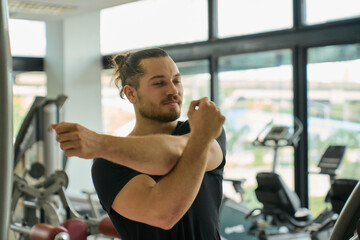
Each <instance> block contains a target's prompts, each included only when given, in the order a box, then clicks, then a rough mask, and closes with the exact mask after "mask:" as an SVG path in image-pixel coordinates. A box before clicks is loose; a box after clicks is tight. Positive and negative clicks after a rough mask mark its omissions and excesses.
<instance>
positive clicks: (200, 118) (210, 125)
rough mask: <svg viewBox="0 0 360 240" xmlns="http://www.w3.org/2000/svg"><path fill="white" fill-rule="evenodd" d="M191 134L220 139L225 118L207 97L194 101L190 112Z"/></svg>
mask: <svg viewBox="0 0 360 240" xmlns="http://www.w3.org/2000/svg"><path fill="white" fill-rule="evenodd" d="M188 117H189V124H190V128H191V134H196V135H198V136H201V137H203V138H206V139H209V140H213V139H216V138H217V137H219V135H220V134H221V132H222V126H223V124H224V122H225V117H224V116H223V115H222V114H221V112H220V110H219V108H218V107H217V106H216V105H215V103H214V102H212V101H210V100H209V99H208V98H207V97H205V98H202V99H200V100H196V101H192V102H191V104H190V107H189V111H188Z"/></svg>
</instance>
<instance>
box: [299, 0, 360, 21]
mask: <svg viewBox="0 0 360 240" xmlns="http://www.w3.org/2000/svg"><path fill="white" fill-rule="evenodd" d="M305 7H306V9H305V11H306V15H305V16H306V17H305V23H306V24H319V23H326V22H333V21H336V20H344V19H349V18H354V17H359V16H360V1H358V0H306V1H305Z"/></svg>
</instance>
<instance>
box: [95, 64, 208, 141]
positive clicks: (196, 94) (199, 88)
mask: <svg viewBox="0 0 360 240" xmlns="http://www.w3.org/2000/svg"><path fill="white" fill-rule="evenodd" d="M208 65H209V64H208V61H207V60H201V61H189V62H179V63H177V66H178V68H179V71H180V73H181V74H182V85H183V88H184V102H183V106H182V109H181V112H182V114H181V119H182V120H183V119H186V117H187V111H188V108H189V104H190V102H191V101H192V100H194V99H199V98H201V97H205V96H207V97H209V98H210V74H209V66H208ZM112 72H113V69H108V70H103V72H102V80H101V82H102V90H101V94H102V109H103V131H104V133H108V134H114V135H118V136H126V135H128V134H129V133H130V132H131V130H132V129H133V127H134V126H135V113H134V109H133V106H132V104H131V103H130V102H129V101H128V100H127V99H121V98H120V96H119V90H118V89H117V88H116V87H115V85H114V84H112V82H111V79H112Z"/></svg>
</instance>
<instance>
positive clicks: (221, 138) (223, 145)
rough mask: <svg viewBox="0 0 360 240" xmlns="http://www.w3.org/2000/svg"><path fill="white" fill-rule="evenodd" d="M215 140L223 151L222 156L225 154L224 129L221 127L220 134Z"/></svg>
mask: <svg viewBox="0 0 360 240" xmlns="http://www.w3.org/2000/svg"><path fill="white" fill-rule="evenodd" d="M216 141H217V142H218V143H219V145H220V148H221V150H222V152H223V155H224V157H225V156H226V133H225V130H224V128H223V130H222V132H221V134H220V136H219V137H218V138H217V139H216Z"/></svg>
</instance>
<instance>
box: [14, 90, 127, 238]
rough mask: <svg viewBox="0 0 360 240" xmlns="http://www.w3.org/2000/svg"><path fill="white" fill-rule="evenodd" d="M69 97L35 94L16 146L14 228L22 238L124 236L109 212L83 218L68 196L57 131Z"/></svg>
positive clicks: (66, 179) (66, 177)
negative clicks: (53, 129)
mask: <svg viewBox="0 0 360 240" xmlns="http://www.w3.org/2000/svg"><path fill="white" fill-rule="evenodd" d="M65 101H66V97H65V96H63V95H60V96H59V97H58V98H57V99H47V98H45V97H36V98H35V100H34V102H33V104H32V106H31V107H30V110H29V112H28V114H27V116H26V117H25V119H24V121H23V124H22V126H21V128H20V130H19V133H18V135H17V138H16V141H15V145H14V150H15V154H14V176H13V190H12V200H11V220H10V229H11V231H12V233H14V234H15V235H16V236H17V239H18V240H43V239H47V240H66V239H77V240H86V239H87V236H89V235H92V236H107V237H110V238H120V236H119V235H118V233H117V232H116V230H115V228H114V226H113V225H112V223H111V221H110V219H109V217H108V216H103V217H101V216H98V215H97V216H96V217H89V216H81V215H80V214H79V213H78V212H77V211H75V210H74V208H73V207H72V206H71V202H70V200H69V199H68V197H67V195H66V191H65V190H66V188H67V186H68V183H69V179H68V176H67V174H66V172H65V171H63V169H64V167H65V164H64V161H63V158H62V156H61V154H60V151H59V148H58V146H57V142H56V139H55V134H54V133H51V132H50V131H49V127H50V125H51V124H53V123H58V122H59V110H60V108H61V106H62V105H63V104H64V102H65Z"/></svg>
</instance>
